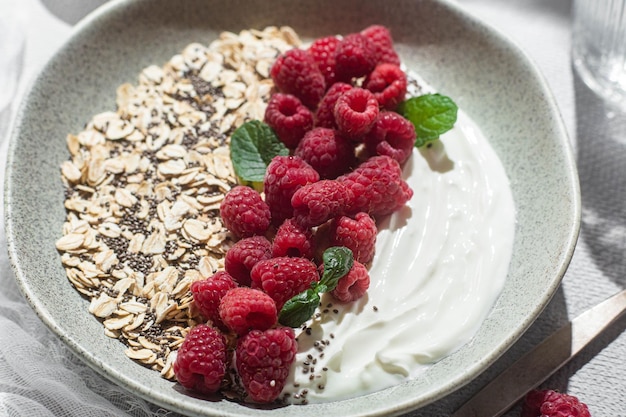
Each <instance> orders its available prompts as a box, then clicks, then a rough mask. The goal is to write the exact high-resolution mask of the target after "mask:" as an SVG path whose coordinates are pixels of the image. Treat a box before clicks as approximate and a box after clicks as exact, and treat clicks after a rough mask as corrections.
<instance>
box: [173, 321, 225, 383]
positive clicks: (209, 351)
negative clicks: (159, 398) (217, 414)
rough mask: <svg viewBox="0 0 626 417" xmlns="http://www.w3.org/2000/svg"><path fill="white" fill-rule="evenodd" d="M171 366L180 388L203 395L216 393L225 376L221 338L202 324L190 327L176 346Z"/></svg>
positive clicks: (222, 338)
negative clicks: (174, 358) (176, 350)
mask: <svg viewBox="0 0 626 417" xmlns="http://www.w3.org/2000/svg"><path fill="white" fill-rule="evenodd" d="M172 366H173V368H174V374H175V375H176V379H177V380H178V382H179V383H180V385H182V386H183V387H185V388H187V389H191V390H195V391H198V392H201V393H203V394H210V393H214V392H217V390H218V389H219V388H220V385H221V383H222V378H223V377H224V374H225V373H226V343H225V341H224V336H222V334H221V333H220V331H219V330H217V329H215V328H213V327H211V326H208V325H206V324H199V325H197V326H195V327H193V328H192V329H191V330H190V331H189V333H188V334H187V336H186V337H185V340H184V341H183V343H182V344H181V345H180V348H179V349H178V352H177V354H176V360H175V361H174V363H173V365H172Z"/></svg>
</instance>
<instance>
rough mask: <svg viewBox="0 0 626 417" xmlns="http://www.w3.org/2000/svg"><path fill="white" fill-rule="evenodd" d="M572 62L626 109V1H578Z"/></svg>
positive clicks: (588, 81)
mask: <svg viewBox="0 0 626 417" xmlns="http://www.w3.org/2000/svg"><path fill="white" fill-rule="evenodd" d="M572 60H573V64H574V68H576V70H577V71H578V74H579V75H580V78H581V79H582V80H583V81H584V82H585V84H587V85H588V86H589V87H590V88H591V89H592V90H594V91H596V92H597V93H598V94H599V95H600V96H602V97H603V98H605V99H606V100H608V101H609V102H612V103H615V104H617V105H618V106H619V107H621V108H623V109H625V110H626V0H574V10H573V26H572Z"/></svg>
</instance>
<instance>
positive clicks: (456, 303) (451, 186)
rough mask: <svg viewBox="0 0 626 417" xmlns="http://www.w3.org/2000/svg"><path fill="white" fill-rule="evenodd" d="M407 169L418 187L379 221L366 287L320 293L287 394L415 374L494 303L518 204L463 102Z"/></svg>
mask: <svg viewBox="0 0 626 417" xmlns="http://www.w3.org/2000/svg"><path fill="white" fill-rule="evenodd" d="M404 174H405V178H406V179H407V182H408V183H409V185H410V186H411V188H412V189H413V191H414V195H413V198H412V199H411V200H410V201H409V202H408V203H407V206H406V207H405V208H403V209H402V210H400V211H399V212H397V213H394V214H393V215H392V216H390V217H389V218H388V219H386V220H385V221H384V222H383V223H381V224H379V225H378V226H379V234H378V237H377V242H376V256H375V258H374V261H373V263H372V267H371V269H370V278H371V284H370V288H369V290H368V291H367V294H366V295H365V296H364V297H363V298H361V299H360V300H358V301H356V302H354V303H351V304H346V305H341V304H339V303H337V302H335V301H334V300H333V298H332V297H331V296H329V295H325V296H324V297H323V298H322V307H321V310H322V314H320V315H319V317H317V318H315V319H313V320H312V321H311V322H309V323H308V325H309V329H310V330H309V331H310V333H311V334H310V335H309V334H307V332H302V333H301V334H300V335H299V336H298V344H299V353H298V355H297V360H296V363H295V364H294V366H293V369H292V372H291V376H290V379H289V381H288V383H287V385H286V387H285V390H284V393H290V397H289V398H290V399H288V401H290V402H293V403H300V402H303V401H306V402H309V403H315V402H326V401H334V400H341V399H346V398H350V397H356V396H359V395H363V394H366V393H370V392H374V391H378V390H381V389H384V388H387V387H390V386H392V385H395V384H398V383H400V382H402V381H404V380H406V379H407V378H415V377H416V376H417V375H419V374H420V373H421V372H423V371H424V370H425V369H426V368H427V367H429V366H431V365H432V364H433V363H435V362H437V361H438V360H440V359H442V358H443V357H445V356H447V355H449V354H450V353H452V352H454V351H455V350H456V349H458V348H459V347H461V346H462V345H463V344H465V343H467V342H468V341H470V339H471V338H472V337H473V335H474V334H475V332H476V331H477V330H478V327H479V326H480V325H481V323H482V321H483V320H484V318H485V317H486V316H487V314H488V313H489V311H490V310H491V308H492V306H493V304H494V303H495V301H496V298H497V297H498V295H499V293H500V291H501V289H502V286H503V285H504V281H505V279H506V275H507V270H508V265H509V261H510V259H511V253H512V246H513V237H514V228H515V207H514V203H513V196H512V194H511V190H510V187H509V182H508V179H507V176H506V174H505V172H504V168H503V167H502V165H501V163H500V161H499V159H498V157H497V155H496V154H495V152H494V151H493V149H492V148H491V146H490V145H489V143H488V141H487V139H486V138H485V137H484V136H483V134H482V133H481V131H480V129H479V128H478V126H477V125H476V124H475V123H474V122H473V121H472V120H471V119H470V118H469V117H468V116H467V115H466V114H465V113H463V112H462V111H459V115H458V120H457V123H456V125H455V127H454V128H453V129H452V130H451V131H449V132H447V133H446V134H444V135H443V136H442V137H441V141H440V142H437V143H436V144H435V145H434V146H433V147H431V148H429V149H426V150H423V151H417V150H415V151H414V154H413V156H412V157H411V158H410V159H409V161H407V163H406V165H405V167H404ZM328 303H332V306H330V307H327V305H328ZM325 309H327V310H328V311H327V312H323V310H325ZM335 309H336V310H337V312H336V313H335V312H334V311H333V310H335ZM314 343H317V344H318V345H317V346H315V345H314ZM311 368H313V369H311ZM294 384H295V385H294ZM303 392H304V394H303Z"/></svg>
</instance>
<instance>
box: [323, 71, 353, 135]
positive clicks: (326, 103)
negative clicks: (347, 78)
mask: <svg viewBox="0 0 626 417" xmlns="http://www.w3.org/2000/svg"><path fill="white" fill-rule="evenodd" d="M350 90H352V86H351V85H350V84H346V83H341V82H337V83H335V84H333V85H332V86H331V87H330V88H329V89H328V91H326V94H325V95H324V97H322V101H320V104H319V106H318V107H317V111H316V112H315V126H319V127H328V128H336V127H337V122H335V104H336V103H337V99H338V98H339V96H341V95H342V94H343V93H345V92H346V91H350Z"/></svg>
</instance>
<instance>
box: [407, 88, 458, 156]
mask: <svg viewBox="0 0 626 417" xmlns="http://www.w3.org/2000/svg"><path fill="white" fill-rule="evenodd" d="M458 109H459V108H458V107H457V105H456V103H454V101H452V99H451V98H450V97H446V96H443V95H441V94H424V95H422V96H418V97H411V98H410V99H408V100H406V101H403V102H402V103H400V106H399V107H398V112H399V113H400V114H401V115H403V116H404V117H406V118H407V119H408V120H410V121H411V123H413V126H415V133H416V134H417V139H415V147H417V148H419V147H421V146H424V145H425V144H426V143H428V142H432V141H434V140H436V139H439V136H441V135H442V134H444V133H445V132H447V131H448V130H450V129H452V127H453V126H454V123H456V118H457V112H458Z"/></svg>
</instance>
